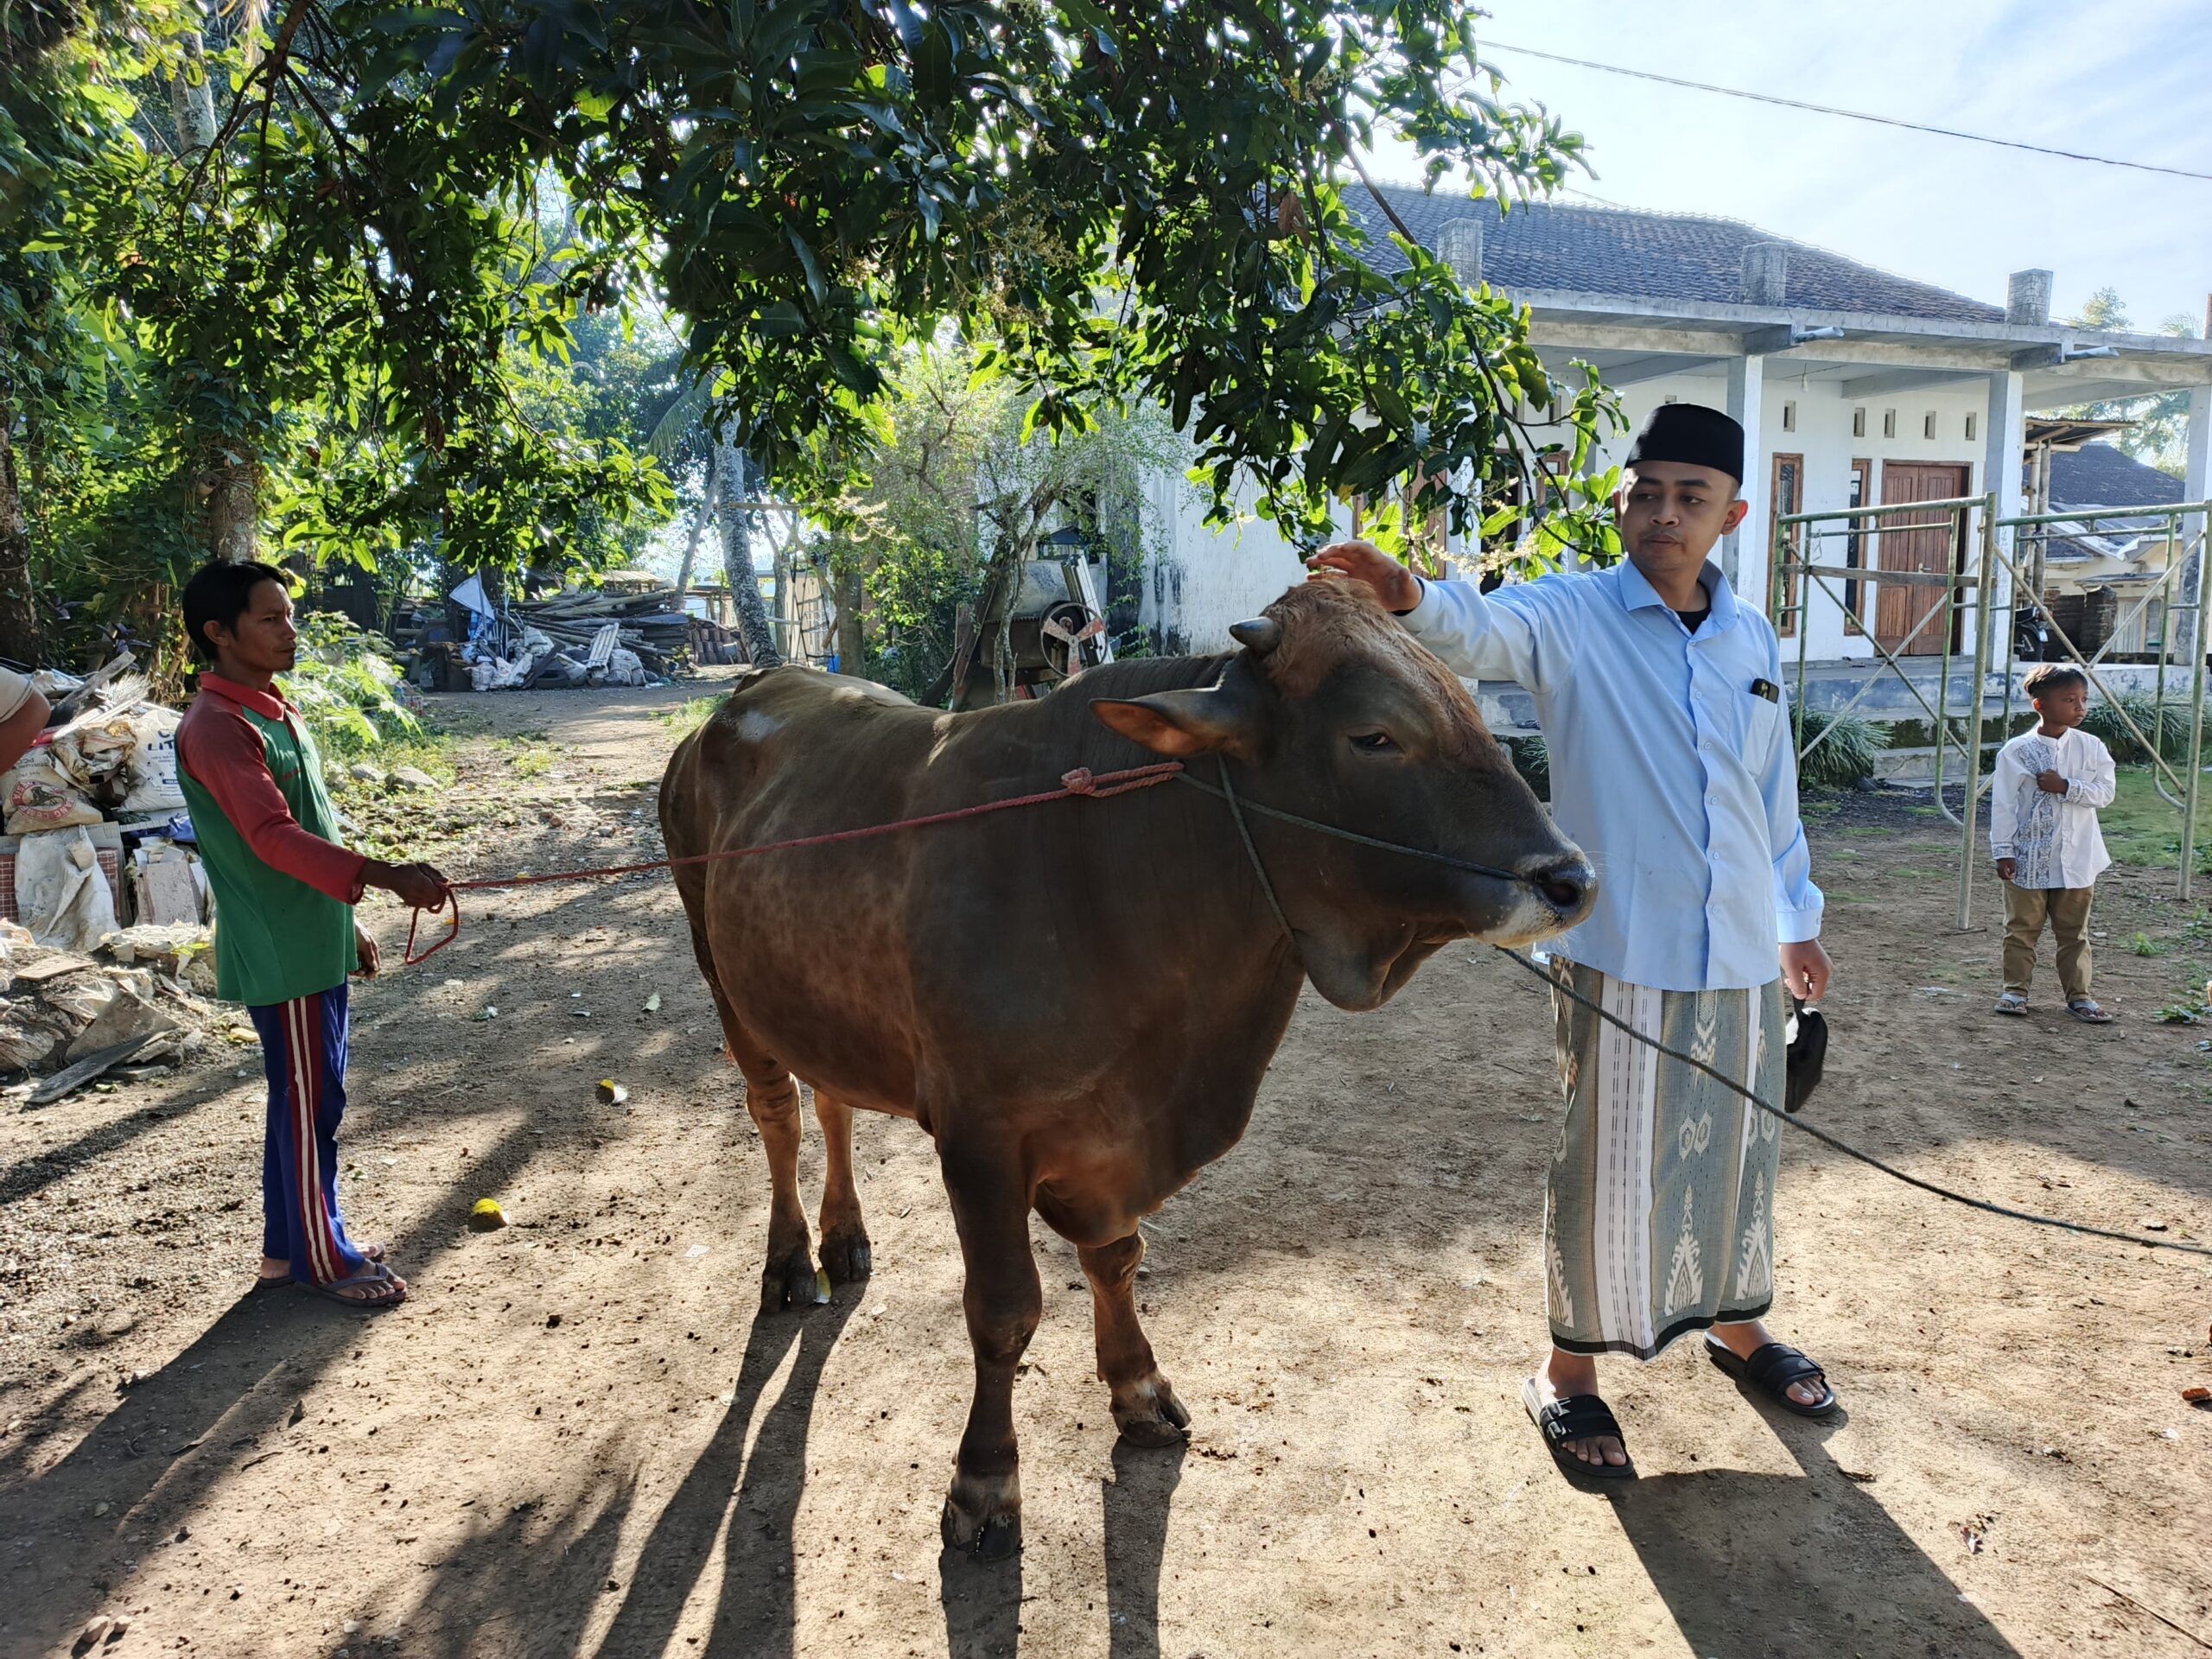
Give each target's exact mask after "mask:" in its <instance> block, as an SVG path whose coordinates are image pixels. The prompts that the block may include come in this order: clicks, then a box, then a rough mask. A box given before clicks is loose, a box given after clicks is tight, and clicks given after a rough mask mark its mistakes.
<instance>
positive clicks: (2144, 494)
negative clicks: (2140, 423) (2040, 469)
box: [2050, 443, 2182, 510]
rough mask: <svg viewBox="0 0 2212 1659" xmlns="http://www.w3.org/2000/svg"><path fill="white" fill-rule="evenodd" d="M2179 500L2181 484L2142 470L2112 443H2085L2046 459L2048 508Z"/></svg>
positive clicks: (2171, 477) (2168, 475) (2168, 476)
mask: <svg viewBox="0 0 2212 1659" xmlns="http://www.w3.org/2000/svg"><path fill="white" fill-rule="evenodd" d="M2180 499H2182V481H2181V480H2179V479H2177V478H2176V477H2175V476H2174V475H2173V474H2171V473H2162V472H2160V471H2159V470H2158V468H2157V467H2146V466H2145V465H2144V464H2143V463H2142V462H2141V461H2138V460H2136V459H2135V457H2134V456H2133V455H2130V454H2126V452H2125V451H2123V450H2121V449H2120V448H2119V447H2118V446H2117V445H2115V444H2109V443H2085V444H2083V445H2082V447H2081V448H2079V449H2075V450H2071V451H2069V450H2065V449H2056V450H2053V451H2052V452H2051V457H2050V505H2051V506H2052V508H2053V509H2054V510H2055V509H2057V508H2061V507H2158V506H2164V505H2168V504H2169V503H2171V502H2176V501H2179V500H2180Z"/></svg>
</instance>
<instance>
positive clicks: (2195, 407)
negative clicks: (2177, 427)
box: [2181, 386, 2212, 501]
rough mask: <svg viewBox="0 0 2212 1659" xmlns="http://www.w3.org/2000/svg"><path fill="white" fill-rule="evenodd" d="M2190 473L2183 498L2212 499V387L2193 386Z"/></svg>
mask: <svg viewBox="0 0 2212 1659" xmlns="http://www.w3.org/2000/svg"><path fill="white" fill-rule="evenodd" d="M2186 453H2187V455H2188V458H2189V461H2188V470H2187V472H2186V473H2185V474H2184V479H2185V481H2184V482H2183V485H2182V486H2181V489H2182V499H2183V500H2184V501H2202V500H2205V499H2208V498H2212V386H2192V387H2190V391H2189V439H2188V448H2187V451H2186Z"/></svg>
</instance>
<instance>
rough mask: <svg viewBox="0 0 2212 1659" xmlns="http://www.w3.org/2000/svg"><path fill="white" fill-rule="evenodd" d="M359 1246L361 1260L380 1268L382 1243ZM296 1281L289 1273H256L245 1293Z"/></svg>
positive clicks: (382, 1250) (382, 1259)
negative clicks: (251, 1286)
mask: <svg viewBox="0 0 2212 1659" xmlns="http://www.w3.org/2000/svg"><path fill="white" fill-rule="evenodd" d="M359 1248H360V1252H361V1260H363V1261H364V1262H367V1263H368V1264H369V1265H370V1266H372V1267H375V1268H381V1267H382V1266H383V1265H384V1246H383V1245H381V1244H364V1245H361V1246H360V1247H359ZM297 1283H299V1281H298V1280H296V1279H295V1278H293V1277H292V1275H291V1274H289V1273H279V1274H264V1273H257V1274H254V1276H253V1288H252V1289H251V1290H249V1291H247V1292H246V1294H247V1295H249V1296H256V1295H258V1294H260V1293H261V1292H263V1291H264V1290H282V1289H283V1288H284V1287H285V1286H287V1285H296V1284H297Z"/></svg>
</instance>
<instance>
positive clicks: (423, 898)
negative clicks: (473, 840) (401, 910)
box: [361, 858, 448, 912]
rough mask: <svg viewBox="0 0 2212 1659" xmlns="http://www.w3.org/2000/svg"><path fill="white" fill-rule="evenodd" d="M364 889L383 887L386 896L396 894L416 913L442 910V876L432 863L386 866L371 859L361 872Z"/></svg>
mask: <svg viewBox="0 0 2212 1659" xmlns="http://www.w3.org/2000/svg"><path fill="white" fill-rule="evenodd" d="M361 884H362V886H364V887H382V888H383V889H384V890H385V892H386V893H396V894H397V895H398V898H399V902H400V903H401V904H403V905H411V906H414V908H416V910H428V911H432V912H435V911H439V910H442V909H444V908H445V902H446V888H447V887H448V882H447V880H446V878H445V874H444V873H443V872H442V871H441V870H439V869H438V868H437V867H436V866H435V865H431V864H387V863H385V861H383V860H382V859H380V858H372V859H371V860H370V861H368V865H367V867H366V868H365V869H363V870H362V872H361Z"/></svg>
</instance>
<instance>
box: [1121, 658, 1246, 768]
mask: <svg viewBox="0 0 2212 1659" xmlns="http://www.w3.org/2000/svg"><path fill="white" fill-rule="evenodd" d="M1253 702H1254V699H1253V697H1252V695H1251V692H1250V690H1249V687H1247V686H1245V685H1244V684H1243V683H1242V682H1241V681H1240V680H1238V679H1236V678H1235V677H1224V679H1223V682H1222V683H1220V684H1219V685H1210V686H1204V687H1200V688H1198V689H1196V690H1189V691H1155V692H1154V693H1153V694H1152V695H1151V696H1148V697H1132V698H1130V699H1129V700H1128V702H1120V701H1118V700H1114V699H1102V700H1100V701H1099V702H1094V703H1092V704H1091V705H1090V712H1091V713H1092V714H1093V715H1096V717H1097V720H1098V722H1099V724H1101V725H1103V726H1105V727H1107V728H1109V729H1110V730H1113V731H1116V732H1119V733H1120V734H1122V736H1123V737H1126V738H1128V740H1129V741H1131V742H1133V743H1141V744H1142V745H1143V746H1144V747H1146V748H1147V749H1150V750H1151V751H1152V752H1153V753H1154V754H1166V755H1173V756H1174V757H1175V758H1176V759H1178V760H1181V759H1183V758H1185V756H1189V755H1193V754H1210V753H1214V752H1215V751H1217V750H1222V749H1226V750H1227V751H1228V752H1229V753H1231V754H1234V755H1237V756H1240V757H1243V758H1245V759H1249V758H1250V757H1251V754H1252V753H1253V751H1254V749H1255V747H1256V744H1255V738H1256V735H1257V733H1256V722H1255V720H1254V709H1253Z"/></svg>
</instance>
